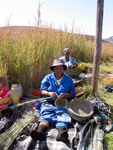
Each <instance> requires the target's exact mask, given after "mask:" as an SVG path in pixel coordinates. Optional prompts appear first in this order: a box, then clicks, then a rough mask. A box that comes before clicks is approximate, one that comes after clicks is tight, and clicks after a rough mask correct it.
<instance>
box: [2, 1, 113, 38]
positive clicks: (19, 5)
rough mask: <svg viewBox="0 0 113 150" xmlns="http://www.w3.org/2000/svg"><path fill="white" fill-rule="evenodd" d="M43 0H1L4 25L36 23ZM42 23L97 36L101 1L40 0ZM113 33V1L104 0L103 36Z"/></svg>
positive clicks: (29, 24) (112, 34) (33, 24)
mask: <svg viewBox="0 0 113 150" xmlns="http://www.w3.org/2000/svg"><path fill="white" fill-rule="evenodd" d="M38 3H39V0H0V27H2V26H6V25H8V24H9V25H12V26H15V25H16V26H35V25H36V20H37V10H38ZM40 4H41V7H40V11H41V23H42V26H44V27H48V26H51V27H52V28H57V29H62V30H65V28H66V29H67V30H68V31H71V30H72V28H73V27H74V32H76V33H81V34H88V35H93V36H95V33H96V13H97V0H40ZM110 36H113V0H104V14H103V29H102V37H103V38H109V37H110Z"/></svg>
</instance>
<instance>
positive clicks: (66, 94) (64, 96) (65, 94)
mask: <svg viewBox="0 0 113 150" xmlns="http://www.w3.org/2000/svg"><path fill="white" fill-rule="evenodd" d="M60 98H62V99H67V98H68V93H61V95H60Z"/></svg>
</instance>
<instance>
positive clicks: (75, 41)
mask: <svg viewBox="0 0 113 150" xmlns="http://www.w3.org/2000/svg"><path fill="white" fill-rule="evenodd" d="M65 47H70V48H71V56H73V57H75V58H76V59H77V61H78V62H80V61H84V62H91V63H92V62H93V55H94V42H89V41H87V40H86V38H85V37H84V36H83V35H80V34H74V33H68V32H67V31H65V32H63V31H62V30H60V31H59V30H54V29H52V28H38V27H6V28H2V29H1V30H0V67H1V70H0V75H1V76H4V77H5V79H6V80H7V84H8V86H9V88H10V86H11V84H12V83H20V84H21V85H22V88H23V94H24V95H29V94H31V93H32V91H33V89H39V88H40V83H41V80H42V78H43V77H44V76H45V75H46V74H48V73H50V70H49V66H50V65H51V64H52V62H53V60H54V59H55V58H59V57H61V56H62V55H63V52H62V50H63V48H65ZM106 49H107V53H106ZM111 53H113V52H112V50H111V48H110V47H109V50H108V47H107V48H106V47H105V46H103V50H102V58H101V59H102V60H104V61H105V60H109V59H108V58H109V57H110V58H112V57H113V54H111Z"/></svg>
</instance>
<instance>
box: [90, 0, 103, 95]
mask: <svg viewBox="0 0 113 150" xmlns="http://www.w3.org/2000/svg"><path fill="white" fill-rule="evenodd" d="M103 8H104V0H97V16H96V37H95V52H94V62H93V77H92V85H91V95H93V96H95V95H96V94H97V89H98V79H99V68H100V57H101V41H102V23H103Z"/></svg>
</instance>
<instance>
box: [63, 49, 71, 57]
mask: <svg viewBox="0 0 113 150" xmlns="http://www.w3.org/2000/svg"><path fill="white" fill-rule="evenodd" d="M63 52H64V54H65V56H67V57H69V55H70V48H64V49H63Z"/></svg>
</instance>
